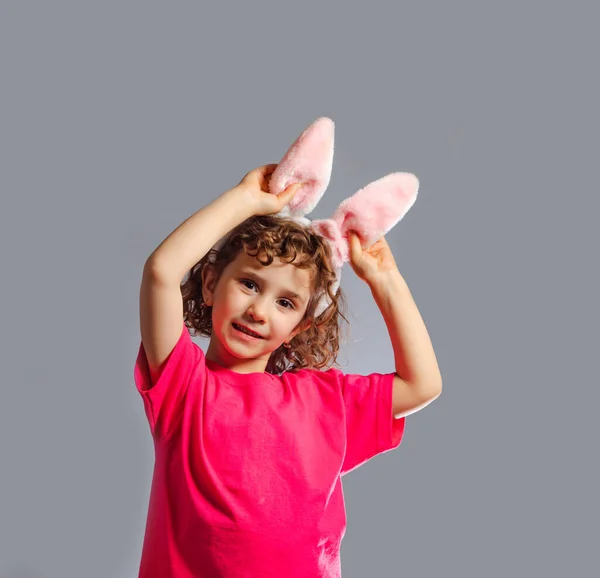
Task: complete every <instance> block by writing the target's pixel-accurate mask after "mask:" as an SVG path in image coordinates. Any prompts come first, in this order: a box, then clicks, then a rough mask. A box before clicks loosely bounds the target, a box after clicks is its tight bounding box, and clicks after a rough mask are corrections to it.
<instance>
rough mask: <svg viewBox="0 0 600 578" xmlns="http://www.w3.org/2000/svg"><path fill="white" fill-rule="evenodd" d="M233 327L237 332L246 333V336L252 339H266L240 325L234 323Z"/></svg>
mask: <svg viewBox="0 0 600 578" xmlns="http://www.w3.org/2000/svg"><path fill="white" fill-rule="evenodd" d="M232 325H233V328H234V329H236V330H237V331H239V332H240V333H245V334H246V335H250V337H255V338H256V339H264V337H263V336H262V335H259V334H258V333H256V332H255V331H252V330H251V329H248V328H246V327H243V326H242V325H238V324H237V323H232Z"/></svg>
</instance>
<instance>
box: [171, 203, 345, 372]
mask: <svg viewBox="0 0 600 578" xmlns="http://www.w3.org/2000/svg"><path fill="white" fill-rule="evenodd" d="M240 251H245V252H246V254H247V255H249V256H252V257H256V258H257V259H258V260H259V262H260V263H261V264H262V265H264V266H268V265H270V264H271V263H272V262H273V260H274V259H275V258H276V257H278V258H279V259H281V261H283V262H285V263H292V264H293V265H295V266H296V267H299V268H301V269H309V270H310V271H311V280H312V288H311V289H312V290H311V296H310V300H309V303H308V306H307V308H306V312H305V314H304V316H303V318H302V320H301V322H300V324H299V325H300V326H304V329H303V330H302V331H301V332H300V333H298V334H297V335H296V336H295V337H294V338H293V339H292V340H291V342H290V347H289V348H287V347H284V346H283V344H282V345H281V346H280V347H279V348H278V349H276V350H275V351H273V353H272V354H271V357H270V358H269V361H268V363H267V367H266V370H265V371H266V372H267V373H273V374H277V375H279V374H281V373H283V372H284V371H297V370H299V369H303V368H315V369H322V368H324V367H327V366H330V365H332V364H334V363H335V364H336V365H338V364H337V354H338V352H339V343H340V325H339V324H340V318H341V319H343V320H344V321H345V322H346V323H348V320H347V319H346V317H345V316H344V314H343V312H342V308H344V309H345V305H346V299H345V295H344V294H343V292H342V290H341V288H340V287H338V289H337V291H336V292H335V293H333V291H332V287H333V285H334V283H335V281H336V276H335V272H334V269H333V266H332V263H331V250H330V248H329V245H328V243H327V242H326V241H325V240H324V239H323V238H322V237H321V236H320V235H317V234H316V233H315V232H314V231H312V230H311V229H309V228H307V227H305V226H304V225H301V224H298V223H296V222H295V221H293V220H290V219H285V218H282V217H275V216H273V215H267V216H255V217H251V218H250V219H247V220H246V221H244V222H243V223H241V224H240V225H238V226H237V227H236V228H234V229H233V230H232V231H231V232H230V233H229V234H228V236H227V240H226V242H225V243H224V245H223V247H222V248H221V249H220V250H219V251H216V252H215V251H212V250H211V251H210V252H209V253H207V254H206V255H205V256H204V257H203V258H202V259H201V260H200V261H199V262H198V263H196V265H194V266H193V267H192V268H191V269H190V271H189V272H188V273H187V275H186V277H185V278H184V280H183V281H182V284H181V292H182V296H183V318H184V321H185V324H186V326H187V327H188V328H190V329H193V335H203V336H206V337H210V336H211V334H212V331H211V329H212V307H209V306H206V304H205V303H204V299H203V297H202V271H203V270H204V268H205V267H207V266H211V267H214V270H215V273H216V279H217V280H218V279H219V278H220V276H221V274H222V273H223V270H224V269H225V267H227V265H229V263H231V262H232V261H233V260H234V259H235V258H236V257H237V255H238V254H239V253H240ZM211 254H212V255H214V262H212V263H211V262H210V261H209V259H210V257H211ZM325 293H326V294H327V295H328V296H329V305H328V306H327V308H326V309H325V310H324V311H323V312H322V313H321V315H319V316H318V317H317V318H316V319H314V315H315V311H316V308H317V305H318V303H319V299H320V297H321V296H322V295H324V294H325Z"/></svg>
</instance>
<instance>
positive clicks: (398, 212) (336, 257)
mask: <svg viewBox="0 0 600 578" xmlns="http://www.w3.org/2000/svg"><path fill="white" fill-rule="evenodd" d="M418 190H419V181H418V179H417V177H416V176H415V175H413V174H411V173H392V174H390V175H387V176H385V177H383V178H381V179H379V180H377V181H374V182H372V183H370V184H369V185H367V186H366V187H364V188H362V189H360V190H359V191H357V192H356V193H355V194H354V195H352V196H351V197H349V198H348V199H346V200H345V201H342V203H341V204H340V206H339V207H338V208H337V209H336V211H335V213H334V214H333V216H332V217H331V219H323V220H315V221H312V223H311V227H312V228H313V229H314V230H315V232H317V233H318V234H319V235H321V236H323V237H325V238H326V239H328V240H329V241H330V246H331V248H332V252H333V265H334V267H336V269H341V267H342V265H343V264H344V263H347V262H348V261H349V260H350V257H349V255H350V245H349V240H348V234H349V233H350V231H354V232H355V233H356V234H357V235H358V236H359V238H360V240H361V244H362V246H363V247H365V248H368V247H370V246H371V245H373V243H375V242H376V241H377V240H378V239H380V238H381V237H383V236H384V235H385V234H386V233H387V232H388V231H389V230H390V229H392V228H393V227H394V226H395V225H396V224H397V223H398V222H399V221H400V220H401V219H402V218H403V217H404V215H406V213H407V212H408V210H409V209H410V208H411V207H412V206H413V204H414V202H415V201H416V199H417V193H418Z"/></svg>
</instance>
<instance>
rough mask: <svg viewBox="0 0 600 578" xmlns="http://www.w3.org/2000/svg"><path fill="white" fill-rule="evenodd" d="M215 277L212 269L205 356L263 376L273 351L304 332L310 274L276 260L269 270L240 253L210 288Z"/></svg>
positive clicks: (207, 280) (206, 287)
mask: <svg viewBox="0 0 600 578" xmlns="http://www.w3.org/2000/svg"><path fill="white" fill-rule="evenodd" d="M213 275H214V273H213V272H212V271H211V270H210V269H208V270H207V274H206V277H205V280H204V301H205V303H206V304H207V305H209V306H212V336H211V340H210V345H209V347H208V350H207V352H206V358H207V359H209V360H211V361H214V362H216V363H218V364H219V365H222V366H224V367H227V368H229V369H232V370H234V371H238V372H239V373H251V372H263V371H264V370H265V368H266V366H267V362H268V360H269V357H270V355H271V353H272V352H273V351H275V350H276V349H277V348H278V347H280V346H281V345H282V343H284V342H289V341H290V340H291V339H292V338H293V337H294V336H295V335H296V334H297V333H299V331H300V330H301V329H302V328H301V327H298V325H299V323H300V322H301V321H302V319H303V317H304V313H305V312H306V308H307V306H308V300H309V298H310V294H311V273H310V271H309V270H308V269H300V268H298V267H296V266H295V265H293V264H291V263H283V262H282V261H281V260H280V259H277V258H275V259H274V260H273V263H272V264H271V265H269V266H267V267H265V266H264V265H262V264H261V263H260V262H259V261H258V259H256V258H255V257H250V256H248V255H247V254H246V253H245V252H244V251H241V253H240V254H239V255H238V256H237V257H236V258H235V259H234V260H233V261H232V262H231V263H230V264H229V265H228V266H227V267H226V268H225V269H224V270H223V273H222V275H221V277H220V279H219V281H218V283H217V284H216V286H215V287H214V290H211V289H210V286H211V283H210V281H211V279H214V277H213ZM248 332H250V333H252V335H248Z"/></svg>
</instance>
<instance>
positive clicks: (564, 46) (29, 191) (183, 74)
mask: <svg viewBox="0 0 600 578" xmlns="http://www.w3.org/2000/svg"><path fill="white" fill-rule="evenodd" d="M566 4H567V3H560V4H559V3H557V2H546V3H542V2H502V3H499V2H496V3H490V2H483V1H482V2H464V1H460V2H458V1H457V2H452V3H450V2H441V1H440V2H426V1H423V0H420V1H412V2H402V3H398V4H394V3H391V2H387V1H386V2H376V1H371V2H368V3H365V4H364V5H361V6H359V5H358V4H357V3H350V2H341V1H337V2H307V1H306V0H303V2H301V3H300V2H299V3H296V4H292V3H283V2H280V1H279V2H275V1H272V2H258V1H254V2H238V3H232V2H224V1H221V2H218V3H217V2H214V3H208V2H206V3H203V2H156V1H145V2H141V1H136V2H133V1H123V0H120V1H119V2H114V1H106V0H105V1H103V2H83V1H71V2H66V1H54V2H26V1H23V2H16V1H4V2H1V3H0V67H1V68H0V75H1V76H0V81H1V90H0V98H1V101H0V191H1V199H2V200H1V203H2V205H1V210H0V241H1V242H0V251H1V263H2V272H1V278H2V294H1V299H0V314H1V321H2V323H1V327H2V331H1V339H2V341H1V349H0V355H1V359H0V361H1V364H2V369H3V378H2V386H1V398H0V400H1V401H0V577H1V578H70V577H77V578H81V577H85V578H96V577H98V578H112V577H114V578H121V577H123V578H125V577H132V576H137V570H138V565H139V560H140V555H141V545H142V539H143V532H144V525H145V516H146V512H147V506H148V497H149V491H150V481H151V474H152V467H153V457H154V456H153V447H152V441H151V437H150V434H149V428H148V424H147V422H146V417H145V414H144V410H143V404H142V401H141V398H139V395H138V393H137V392H136V390H135V387H134V383H133V365H134V361H135V356H136V354H137V350H138V347H139V340H140V334H139V324H138V309H137V307H138V291H139V283H140V279H141V271H142V266H143V264H144V261H145V259H146V258H147V256H148V255H149V254H150V253H151V252H152V250H153V249H154V248H155V247H156V246H157V245H158V244H159V243H160V242H161V241H162V240H163V239H164V238H165V237H166V236H167V235H168V234H169V233H170V232H171V231H172V230H173V229H174V228H175V227H176V226H177V225H178V224H179V223H181V222H182V221H183V220H185V219H186V218H187V217H188V216H189V215H191V214H192V213H193V212H195V211H196V210H198V209H199V208H200V207H201V206H203V205H204V204H206V203H207V202H209V201H211V200H212V199H213V198H215V197H216V196H217V195H218V194H220V193H221V192H223V191H224V190H226V189H228V188H230V187H232V186H234V185H235V184H237V182H239V180H240V179H241V178H242V176H243V175H244V174H245V173H246V172H247V171H249V170H251V169H253V168H255V167H256V166H258V165H261V164H266V163H269V162H278V160H279V159H280V158H281V156H282V155H283V153H284V152H285V151H286V150H287V148H288V146H289V145H290V144H291V142H292V141H293V140H294V139H295V138H296V136H297V135H298V134H299V133H300V132H301V131H302V130H303V129H304V128H305V127H306V126H308V124H310V123H311V122H312V121H313V120H314V119H315V118H317V117H318V116H329V117H331V118H332V119H333V120H334V121H335V122H336V153H335V159H334V167H333V176H332V179H331V183H330V187H329V190H328V192H327V194H326V195H325V197H324V198H323V200H322V202H321V203H320V205H319V206H318V207H317V209H316V210H315V211H314V212H313V214H312V215H311V216H312V217H313V218H324V217H328V216H329V215H330V214H331V212H332V211H333V210H334V209H335V207H336V206H337V205H338V203H339V202H340V201H341V200H342V199H343V198H345V197H346V196H349V195H350V194H352V193H353V192H355V191H356V190H357V189H358V188H360V187H362V186H364V185H365V184H367V183H368V182H370V181H372V180H374V179H376V178H379V177H381V176H383V175H385V174H387V173H389V172H394V171H410V172H414V173H415V174H416V175H417V176H418V177H419V179H420V182H421V188H420V192H419V198H418V200H417V202H416V204H415V205H414V207H413V208H412V209H411V210H410V211H409V213H408V214H407V216H406V217H405V218H404V220H403V221H402V222H401V223H400V224H399V225H398V226H397V227H396V228H395V229H394V230H393V231H392V232H391V233H390V234H389V235H388V240H389V242H390V243H391V245H392V248H393V250H394V254H395V256H396V259H397V262H398V264H399V268H400V271H401V272H402V274H403V275H404V277H405V278H406V280H407V282H408V284H409V286H410V288H411V290H412V292H413V295H414V297H415V300H416V302H417V305H418V306H419V309H420V311H421V313H422V315H423V318H424V319H425V322H426V324H427V327H428V329H429V332H430V335H431V338H432V340H433V343H434V346H435V349H436V353H437V356H438V361H439V364H440V367H441V371H442V375H443V379H444V392H443V394H442V396H441V397H440V398H439V399H438V400H437V401H435V402H434V403H433V404H431V405H430V406H429V407H427V408H425V409H424V410H423V411H421V412H419V413H416V414H413V415H412V416H409V417H408V418H407V429H406V435H405V438H404V441H403V443H402V445H401V446H400V448H399V449H398V450H395V451H393V452H389V453H387V454H384V455H381V456H377V457H376V458H374V459H373V460H372V461H370V462H369V463H368V464H366V465H364V466H362V467H361V468H359V469H358V470H356V471H355V472H352V473H351V474H349V475H348V476H346V477H345V478H344V488H345V495H346V501H347V509H348V530H347V533H346V536H345V538H344V541H343V546H342V568H343V576H344V578H363V577H364V576H369V577H387V576H403V577H411V578H418V577H427V578H429V577H434V576H461V577H463V578H466V577H476V578H481V577H482V576H485V577H490V578H492V577H504V576H507V575H509V576H545V577H550V576H552V577H554V576H556V577H562V576H585V577H587V576H591V575H599V574H596V572H597V571H598V567H599V563H598V560H597V549H598V542H599V538H600V532H599V523H598V517H599V514H600V512H599V501H598V493H597V491H598V487H600V480H599V476H598V430H597V423H598V420H597V410H598V401H599V395H598V386H599V385H600V380H599V378H598V372H597V368H598V364H597V359H598V345H599V339H598V322H599V321H600V319H599V315H598V312H599V308H598V304H597V297H598V294H599V291H598V289H599V287H598V285H599V283H598V260H597V252H598V225H597V219H598V209H599V208H600V206H599V203H598V198H597V195H598V192H599V187H598V173H597V165H598V160H599V146H598V134H599V130H598V129H599V126H598V124H599V122H598V118H599V115H598V108H597V107H598V104H597V103H598V102H599V96H600V95H599V91H598V62H597V58H598V56H597V55H598V52H599V49H600V46H599V42H598V34H597V22H598V10H597V9H592V8H590V6H592V4H593V3H592V2H589V3H583V2H571V3H569V5H568V7H565V5H566ZM594 263H596V264H595V265H594ZM343 287H344V289H345V290H346V292H347V294H348V298H349V305H350V315H351V320H352V331H351V334H350V336H349V342H348V344H347V345H345V346H344V348H343V350H342V355H341V356H340V362H341V363H342V365H343V366H344V369H345V370H348V371H353V372H370V371H391V370H393V355H392V349H391V346H390V344H389V341H388V336H387V332H386V329H385V325H384V323H383V320H382V318H381V316H380V314H379V312H378V310H377V308H376V305H375V304H374V302H373V301H372V298H371V296H370V293H369V291H368V287H367V286H366V285H365V284H363V283H362V282H361V281H360V280H358V279H357V278H356V277H355V276H354V273H353V272H352V270H351V269H350V268H349V267H348V266H346V267H345V269H344V274H343ZM198 342H199V343H200V344H201V345H202V346H203V347H204V346H205V345H206V344H207V341H204V340H201V339H200V340H198Z"/></svg>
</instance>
